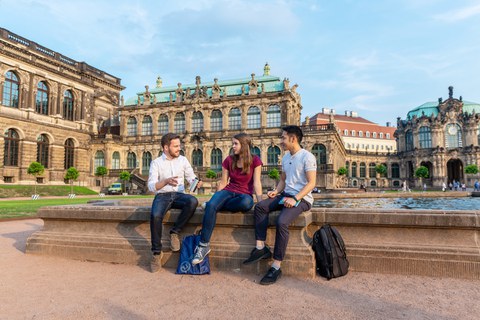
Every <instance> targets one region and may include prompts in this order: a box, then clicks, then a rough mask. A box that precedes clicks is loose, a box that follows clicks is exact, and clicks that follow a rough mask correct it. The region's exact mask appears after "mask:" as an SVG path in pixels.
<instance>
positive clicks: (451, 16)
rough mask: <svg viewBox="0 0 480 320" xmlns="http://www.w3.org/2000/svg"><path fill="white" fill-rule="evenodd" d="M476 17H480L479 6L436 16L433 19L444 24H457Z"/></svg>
mask: <svg viewBox="0 0 480 320" xmlns="http://www.w3.org/2000/svg"><path fill="white" fill-rule="evenodd" d="M477 15H480V4H475V5H471V6H469V7H463V8H460V9H457V10H453V11H448V12H445V13H442V14H438V15H435V16H434V18H435V19H437V20H440V21H445V22H458V21H462V20H466V19H468V18H471V17H474V16H477Z"/></svg>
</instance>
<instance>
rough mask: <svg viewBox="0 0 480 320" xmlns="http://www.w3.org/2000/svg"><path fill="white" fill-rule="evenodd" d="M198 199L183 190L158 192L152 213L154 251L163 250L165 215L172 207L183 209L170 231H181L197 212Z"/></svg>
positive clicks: (151, 228)
mask: <svg viewBox="0 0 480 320" xmlns="http://www.w3.org/2000/svg"><path fill="white" fill-rule="evenodd" d="M197 206H198V200H197V198H195V197H194V196H192V195H189V194H185V193H181V192H166V193H158V194H157V195H156V196H155V199H153V203H152V211H151V213H150V232H151V236H152V252H153V253H160V251H162V229H163V217H164V216H165V213H166V212H167V211H168V210H170V209H182V211H181V212H180V215H179V216H178V218H177V221H175V224H174V225H173V228H172V229H171V230H170V233H179V232H180V231H181V230H182V229H183V227H184V226H185V224H186V223H187V222H188V220H190V218H191V217H192V216H193V214H194V213H195V209H196V208H197Z"/></svg>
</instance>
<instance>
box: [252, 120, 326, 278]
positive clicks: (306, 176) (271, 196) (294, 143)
mask: <svg viewBox="0 0 480 320" xmlns="http://www.w3.org/2000/svg"><path fill="white" fill-rule="evenodd" d="M302 138H303V133H302V130H301V129H300V127H298V126H286V127H284V128H282V136H281V146H282V148H283V150H285V151H287V152H286V153H285V155H284V156H283V158H282V175H281V177H280V181H279V183H278V185H277V187H276V188H275V190H273V191H269V192H267V195H268V199H266V200H263V201H261V202H259V203H258V204H257V205H256V206H255V210H254V217H255V239H256V246H255V248H253V250H252V252H251V253H250V257H249V258H248V259H247V260H245V261H244V262H243V263H244V264H250V263H254V262H257V261H259V260H261V259H269V258H270V257H272V252H271V251H270V248H269V247H268V246H266V245H265V240H266V238H267V228H268V215H269V213H270V212H272V211H277V210H281V211H280V215H279V216H278V218H277V223H276V225H277V228H276V234H275V247H274V250H273V262H272V265H271V268H270V269H269V270H268V272H267V273H266V274H265V276H264V277H263V278H262V280H261V281H260V284H263V285H269V284H273V283H275V282H276V281H277V280H278V279H279V278H280V276H281V275H282V270H281V269H280V265H281V263H282V260H283V259H284V257H285V252H286V250H287V244H288V226H289V225H290V224H291V223H292V222H293V221H294V220H295V219H296V218H297V217H298V216H299V215H300V214H301V213H302V212H304V211H308V210H310V208H311V207H312V203H313V197H312V190H313V188H314V187H315V182H316V175H317V161H316V158H315V156H314V155H313V154H312V153H310V152H308V151H307V150H305V149H303V148H302V146H301V145H300V143H301V142H302Z"/></svg>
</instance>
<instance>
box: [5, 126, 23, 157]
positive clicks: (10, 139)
mask: <svg viewBox="0 0 480 320" xmlns="http://www.w3.org/2000/svg"><path fill="white" fill-rule="evenodd" d="M3 140H4V149H3V165H5V166H18V149H19V145H20V137H19V135H18V133H17V131H15V130H14V129H8V130H7V131H5V134H4V136H3Z"/></svg>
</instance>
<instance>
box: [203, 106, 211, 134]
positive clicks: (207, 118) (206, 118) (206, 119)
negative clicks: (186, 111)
mask: <svg viewBox="0 0 480 320" xmlns="http://www.w3.org/2000/svg"><path fill="white" fill-rule="evenodd" d="M202 113H203V130H204V131H210V129H211V126H210V122H211V115H212V110H205V111H203V112H202Z"/></svg>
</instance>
